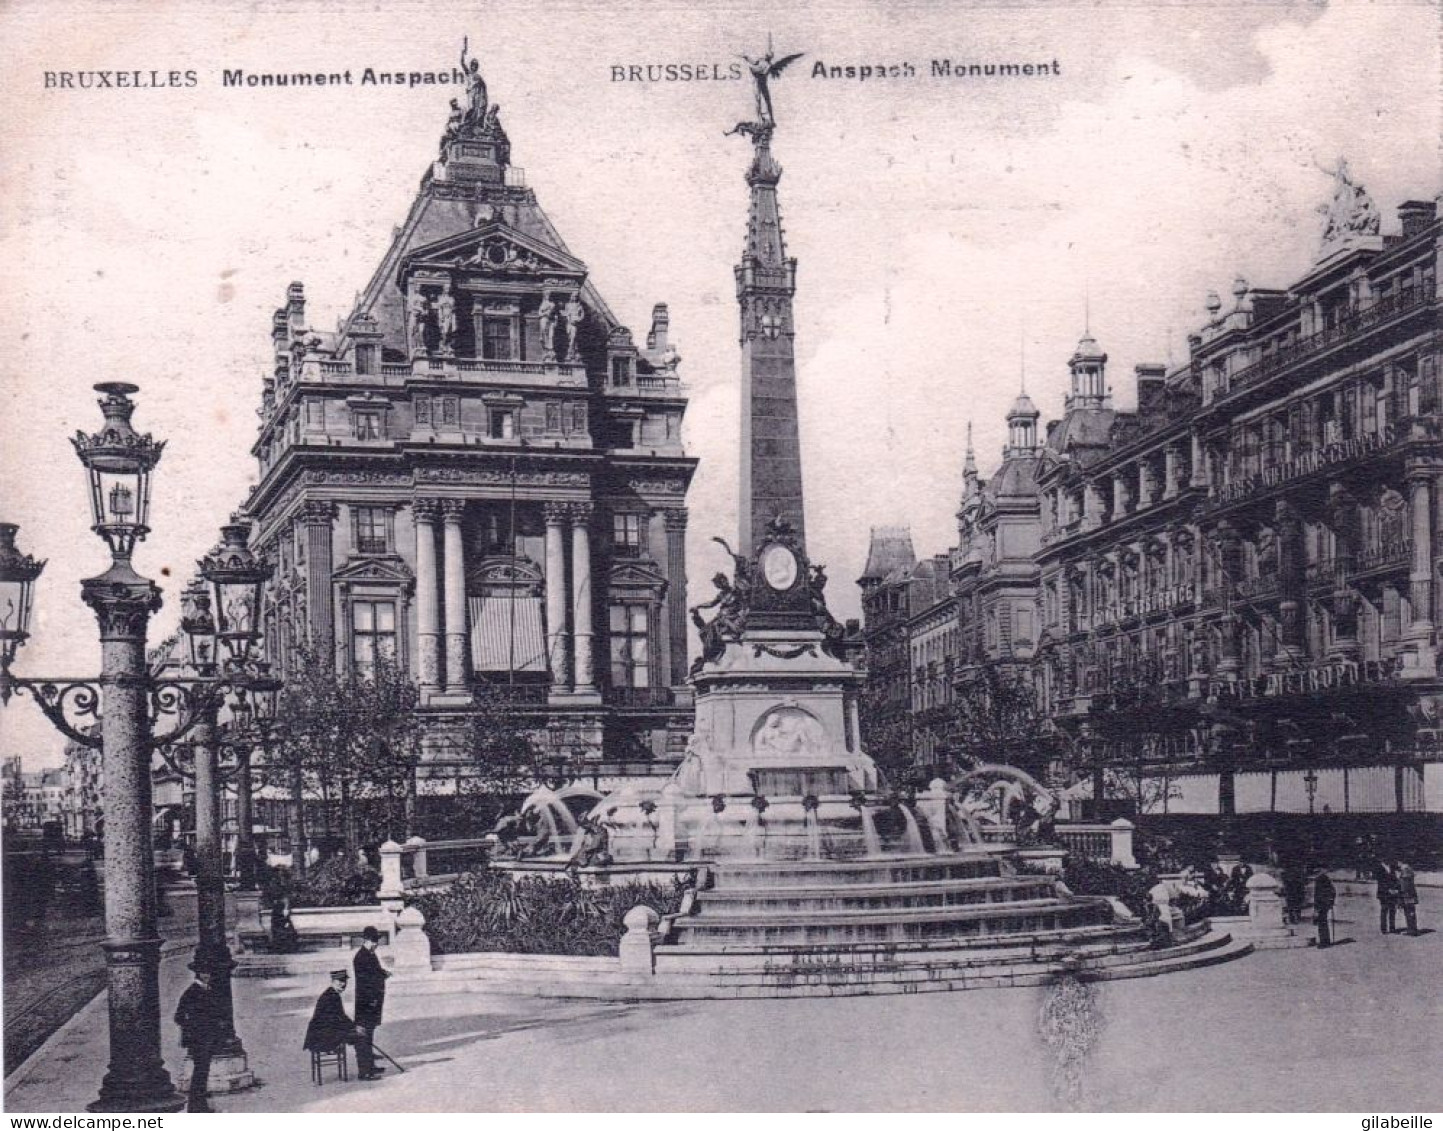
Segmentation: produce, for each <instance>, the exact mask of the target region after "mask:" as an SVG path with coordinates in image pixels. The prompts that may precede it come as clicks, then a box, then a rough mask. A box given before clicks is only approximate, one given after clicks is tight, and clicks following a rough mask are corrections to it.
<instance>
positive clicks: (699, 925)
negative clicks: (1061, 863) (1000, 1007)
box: [675, 899, 1112, 943]
mask: <svg viewBox="0 0 1443 1131" xmlns="http://www.w3.org/2000/svg"><path fill="white" fill-rule="evenodd" d="M1111 917H1112V908H1111V906H1110V905H1108V904H1107V903H1103V902H1093V901H1080V900H1079V901H1077V902H1063V901H1062V900H1058V899H1040V900H1024V901H1018V902H1016V903H1007V904H988V905H985V906H980V907H941V908H914V909H908V910H896V909H891V910H885V911H852V912H845V911H830V912H824V913H815V914H800V915H791V916H787V917H781V916H775V915H752V916H740V915H737V916H725V917H720V918H716V919H711V920H708V919H707V917H706V916H705V915H698V916H694V917H686V918H680V919H677V920H676V923H675V932H676V937H677V939H678V941H680V942H683V943H685V942H689V941H692V940H696V939H712V940H716V941H722V940H725V941H727V942H732V943H748V942H751V943H784V942H795V943H865V942H901V941H904V940H909V939H929V938H930V939H942V938H968V937H976V936H979V935H999V934H1012V933H1016V932H1019V931H1021V932H1028V931H1044V930H1060V929H1065V928H1068V927H1080V926H1088V925H1090V924H1095V923H1098V922H1105V921H1107V920H1110V919H1111Z"/></svg>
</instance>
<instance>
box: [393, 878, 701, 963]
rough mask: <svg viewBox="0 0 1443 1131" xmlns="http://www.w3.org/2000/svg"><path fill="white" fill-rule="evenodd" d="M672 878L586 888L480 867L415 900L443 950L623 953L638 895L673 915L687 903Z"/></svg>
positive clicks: (436, 948) (434, 944)
mask: <svg viewBox="0 0 1443 1131" xmlns="http://www.w3.org/2000/svg"><path fill="white" fill-rule="evenodd" d="M681 893H682V888H681V887H680V886H679V885H675V884H671V885H667V884H634V883H633V884H618V885H616V886H614V887H605V888H595V889H592V888H583V887H581V886H579V885H578V884H577V883H576V882H575V881H573V880H570V879H544V878H539V877H525V878H523V879H520V880H513V879H512V878H511V877H510V876H509V875H507V874H505V873H504V872H496V871H492V870H490V869H487V868H479V869H476V870H473V871H470V872H467V873H466V874H465V875H462V876H458V877H457V878H456V882H455V883H453V884H452V885H451V886H450V887H449V888H448V889H446V890H445V891H441V892H432V893H429V894H427V895H423V896H422V897H421V898H419V899H418V900H417V901H416V906H417V907H419V908H420V910H421V913H422V914H423V915H425V917H426V933H427V934H428V935H430V937H431V947H432V950H433V951H434V952H435V953H438V954H458V953H462V952H468V951H509V952H511V953H514V954H571V955H598V956H604V955H611V956H615V955H616V954H618V953H619V950H620V943H621V936H622V933H623V930H624V928H623V926H622V919H623V918H624V917H625V915H626V913H627V912H628V911H630V910H631V909H632V908H633V907H635V906H636V905H637V904H638V903H645V904H647V905H649V906H650V907H652V908H654V909H655V910H656V911H657V912H658V913H659V914H662V915H668V914H671V913H673V912H675V911H676V910H677V909H678V908H679V907H680V905H681Z"/></svg>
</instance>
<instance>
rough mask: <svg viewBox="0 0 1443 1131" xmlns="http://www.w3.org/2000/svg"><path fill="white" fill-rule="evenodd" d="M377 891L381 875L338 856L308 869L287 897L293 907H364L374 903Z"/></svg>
mask: <svg viewBox="0 0 1443 1131" xmlns="http://www.w3.org/2000/svg"><path fill="white" fill-rule="evenodd" d="M380 890H381V873H380V872H378V871H376V869H374V868H370V867H361V866H360V865H359V864H357V863H355V862H354V861H353V860H349V859H347V858H346V857H345V855H344V854H341V855H336V856H332V857H331V858H330V859H329V860H323V861H321V862H320V863H319V864H316V865H315V866H313V867H311V868H309V869H307V870H306V878H305V879H304V880H303V881H301V882H300V883H296V884H294V885H293V886H292V887H291V890H290V891H289V893H288V894H289V895H290V897H291V906H292V907H364V906H366V905H367V904H371V903H375V902H376V899H377V895H376V893H377V892H379V891H380Z"/></svg>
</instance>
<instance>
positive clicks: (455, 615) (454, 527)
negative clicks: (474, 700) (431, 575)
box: [441, 499, 466, 695]
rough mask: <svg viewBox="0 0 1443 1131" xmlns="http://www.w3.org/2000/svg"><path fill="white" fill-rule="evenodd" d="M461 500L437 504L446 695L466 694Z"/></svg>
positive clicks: (462, 507) (464, 566) (464, 506)
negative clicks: (443, 585)
mask: <svg viewBox="0 0 1443 1131" xmlns="http://www.w3.org/2000/svg"><path fill="white" fill-rule="evenodd" d="M465 511H466V503H465V501H464V500H462V499H446V500H444V501H443V502H442V503H441V518H442V521H443V522H444V524H445V526H444V530H443V534H442V541H443V543H444V553H445V561H446V692H447V694H448V695H449V694H465V692H466V558H465V552H464V550H463V549H462V544H461V516H462V514H464V513H465Z"/></svg>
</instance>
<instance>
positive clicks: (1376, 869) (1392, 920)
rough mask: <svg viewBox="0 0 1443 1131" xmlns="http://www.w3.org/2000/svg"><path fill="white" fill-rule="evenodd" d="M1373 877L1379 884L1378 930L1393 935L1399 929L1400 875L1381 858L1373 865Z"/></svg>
mask: <svg viewBox="0 0 1443 1131" xmlns="http://www.w3.org/2000/svg"><path fill="white" fill-rule="evenodd" d="M1373 879H1374V880H1375V881H1377V884H1378V930H1380V931H1382V932H1383V934H1385V935H1391V934H1393V933H1394V932H1396V931H1397V930H1398V877H1397V876H1395V875H1394V874H1393V869H1392V868H1390V867H1388V864H1387V861H1385V860H1382V859H1381V858H1380V859H1379V860H1378V862H1377V863H1376V864H1374V865H1373Z"/></svg>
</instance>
